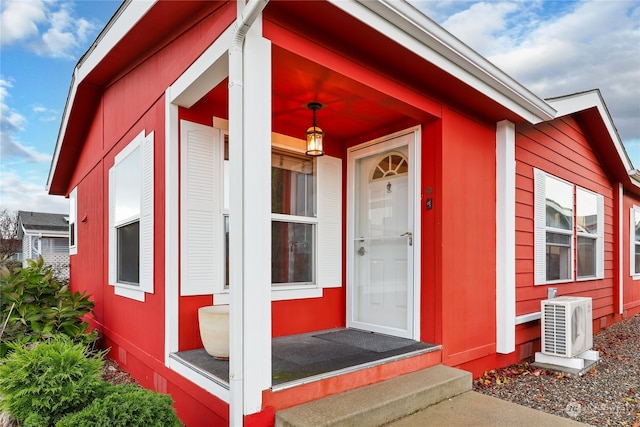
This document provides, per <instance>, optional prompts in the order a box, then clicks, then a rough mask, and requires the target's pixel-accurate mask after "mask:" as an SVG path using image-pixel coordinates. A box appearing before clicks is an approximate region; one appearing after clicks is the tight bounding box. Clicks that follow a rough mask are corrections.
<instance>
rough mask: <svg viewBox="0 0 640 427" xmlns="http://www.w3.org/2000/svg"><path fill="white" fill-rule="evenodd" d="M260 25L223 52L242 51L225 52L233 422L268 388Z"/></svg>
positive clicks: (265, 61) (256, 406) (267, 136)
mask: <svg viewBox="0 0 640 427" xmlns="http://www.w3.org/2000/svg"><path fill="white" fill-rule="evenodd" d="M261 27H262V26H261V21H260V19H258V20H256V22H255V23H254V24H253V26H252V27H251V29H250V30H249V32H248V33H247V36H246V39H245V41H244V49H243V50H242V51H240V52H239V51H238V50H236V51H233V52H230V54H231V55H232V56H233V55H243V61H242V62H243V64H237V62H236V61H235V60H234V58H233V57H232V56H231V57H230V59H231V62H230V64H231V67H232V69H231V70H230V81H229V130H230V135H229V160H230V168H229V172H230V180H229V181H230V200H229V202H230V207H229V222H230V224H229V225H230V234H229V238H230V242H229V249H230V254H229V255H230V322H231V324H230V355H229V356H230V364H229V383H230V398H231V402H230V405H231V407H230V417H231V422H232V423H233V424H236V425H240V423H241V420H239V419H238V418H240V413H239V408H237V405H238V404H240V403H241V404H242V414H244V415H247V414H252V413H256V412H259V411H260V410H261V409H262V390H265V389H267V388H269V387H270V386H271V44H270V42H269V41H268V40H266V39H263V38H262V37H261V34H262V28H261ZM234 64H235V65H234ZM236 66H239V67H240V68H241V73H240V70H238V69H237V68H236V69H235V70H234V69H233V67H236ZM239 74H241V77H239Z"/></svg>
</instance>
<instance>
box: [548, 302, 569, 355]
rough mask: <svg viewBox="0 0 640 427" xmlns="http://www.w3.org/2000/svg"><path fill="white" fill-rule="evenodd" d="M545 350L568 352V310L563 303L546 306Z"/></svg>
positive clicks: (556, 352)
mask: <svg viewBox="0 0 640 427" xmlns="http://www.w3.org/2000/svg"><path fill="white" fill-rule="evenodd" d="M544 315H545V323H544V325H543V326H544V337H545V340H544V350H543V351H544V352H546V353H553V354H567V334H566V330H567V310H566V308H565V307H564V306H563V305H554V304H546V305H545V306H544Z"/></svg>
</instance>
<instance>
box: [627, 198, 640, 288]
mask: <svg viewBox="0 0 640 427" xmlns="http://www.w3.org/2000/svg"><path fill="white" fill-rule="evenodd" d="M636 212H637V213H640V206H638V205H633V206H632V207H631V209H630V212H629V275H630V276H631V278H632V279H633V280H640V273H636V255H635V254H636V246H635V242H636V233H635V227H636V223H635V214H636Z"/></svg>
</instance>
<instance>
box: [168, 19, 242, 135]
mask: <svg viewBox="0 0 640 427" xmlns="http://www.w3.org/2000/svg"><path fill="white" fill-rule="evenodd" d="M232 36H233V26H231V27H229V28H227V30H226V31H225V32H223V33H222V34H221V35H220V36H219V37H218V38H217V39H216V41H215V42H214V43H213V44H212V45H211V46H209V47H208V48H207V50H205V51H204V52H203V53H202V54H201V55H200V56H199V57H198V59H196V60H195V62H194V63H193V64H191V65H190V66H189V68H187V70H186V71H185V72H184V73H183V74H182V75H181V76H180V77H179V78H178V79H177V80H176V81H175V83H173V85H171V94H172V98H170V102H171V103H173V104H177V105H180V106H181V107H185V108H191V106H192V105H193V104H195V103H196V102H198V101H199V100H200V99H201V98H202V97H203V96H204V95H205V94H206V93H208V92H209V91H210V90H211V89H213V88H214V87H216V86H217V85H218V84H220V83H221V82H222V81H223V80H224V79H226V78H227V77H228V75H229V56H228V55H227V50H228V49H229V45H230V44H231V38H232ZM214 127H218V126H215V124H214ZM227 129H228V127H227Z"/></svg>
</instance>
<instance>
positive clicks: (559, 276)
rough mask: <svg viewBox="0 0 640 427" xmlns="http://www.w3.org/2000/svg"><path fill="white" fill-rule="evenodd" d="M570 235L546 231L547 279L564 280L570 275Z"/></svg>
mask: <svg viewBox="0 0 640 427" xmlns="http://www.w3.org/2000/svg"><path fill="white" fill-rule="evenodd" d="M570 239H571V236H566V235H562V234H555V233H547V250H546V263H547V280H566V279H569V278H570V277H571V245H570V244H569V243H570Z"/></svg>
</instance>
